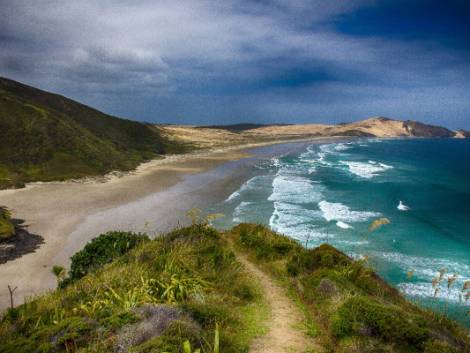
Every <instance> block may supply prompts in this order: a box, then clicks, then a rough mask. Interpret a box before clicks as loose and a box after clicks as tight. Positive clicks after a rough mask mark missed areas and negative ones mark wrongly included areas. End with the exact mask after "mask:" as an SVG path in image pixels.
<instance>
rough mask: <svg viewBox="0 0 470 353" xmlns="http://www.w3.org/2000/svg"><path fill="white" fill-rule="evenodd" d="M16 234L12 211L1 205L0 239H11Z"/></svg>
mask: <svg viewBox="0 0 470 353" xmlns="http://www.w3.org/2000/svg"><path fill="white" fill-rule="evenodd" d="M14 234H15V225H14V224H13V222H12V220H11V212H10V211H9V210H8V209H6V208H4V207H0V241H2V240H7V239H10V238H11V237H12V236H13V235H14Z"/></svg>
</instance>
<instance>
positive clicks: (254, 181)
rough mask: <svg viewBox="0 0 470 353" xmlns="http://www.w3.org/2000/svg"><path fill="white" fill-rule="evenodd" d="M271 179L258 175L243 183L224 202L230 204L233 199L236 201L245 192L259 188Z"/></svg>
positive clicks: (267, 176)
mask: <svg viewBox="0 0 470 353" xmlns="http://www.w3.org/2000/svg"><path fill="white" fill-rule="evenodd" d="M270 179H271V177H270V176H269V175H258V176H255V177H253V178H251V179H249V180H247V181H246V182H244V183H243V184H242V185H241V186H240V187H239V188H238V190H236V191H234V192H233V193H232V194H230V196H229V197H227V199H226V200H225V202H230V201H233V200H235V199H238V198H239V197H240V196H241V194H242V193H244V192H246V191H250V190H253V189H256V188H259V187H263V186H264V184H265V183H267V181H268V180H270Z"/></svg>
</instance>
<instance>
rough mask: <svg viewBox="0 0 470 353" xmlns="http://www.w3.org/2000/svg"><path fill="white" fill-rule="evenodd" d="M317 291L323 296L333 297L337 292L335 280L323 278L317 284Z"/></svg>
mask: <svg viewBox="0 0 470 353" xmlns="http://www.w3.org/2000/svg"><path fill="white" fill-rule="evenodd" d="M317 291H318V293H320V295H322V296H324V297H334V296H336V295H337V294H338V288H337V287H336V284H335V282H333V281H332V280H330V279H328V278H323V279H322V280H321V281H320V283H319V284H318V286H317Z"/></svg>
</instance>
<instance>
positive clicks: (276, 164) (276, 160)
mask: <svg viewBox="0 0 470 353" xmlns="http://www.w3.org/2000/svg"><path fill="white" fill-rule="evenodd" d="M271 166H273V167H277V168H279V167H282V164H281V161H280V160H279V158H277V157H273V158H271Z"/></svg>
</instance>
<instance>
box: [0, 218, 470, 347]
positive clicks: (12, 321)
mask: <svg viewBox="0 0 470 353" xmlns="http://www.w3.org/2000/svg"><path fill="white" fill-rule="evenodd" d="M113 258H114V261H113V262H111V263H109V264H106V263H107V262H109V261H110V260H111V259H113ZM54 273H55V274H56V275H57V278H58V282H59V287H60V289H57V290H56V291H54V292H51V293H49V294H47V295H44V296H40V297H37V298H36V299H34V300H32V301H30V302H28V303H27V304H24V305H21V306H19V307H17V308H15V309H10V310H8V311H7V312H6V313H5V315H4V317H3V319H2V320H1V322H0V351H1V352H25V353H26V352H27V353H30V352H160V353H161V352H172V353H176V352H185V353H186V352H197V350H196V349H201V352H205V353H209V352H212V353H215V352H224V353H230V352H234V353H235V352H237V353H240V352H282V351H286V352H287V351H295V352H344V353H346V352H348V353H349V352H357V353H367V352H402V353H405V352H406V353H409V352H416V353H418V352H420V353H421V352H425V353H438V352H440V353H444V352H448V353H451V352H470V341H469V339H468V332H467V331H466V330H465V329H463V328H461V327H459V326H458V325H457V324H456V323H455V322H452V321H450V320H448V319H446V318H443V317H441V316H439V315H437V314H433V313H431V312H427V311H423V310H422V309H419V308H417V307H416V306H414V305H412V304H411V303H409V302H407V301H406V300H405V299H404V298H403V297H401V296H400V294H399V293H398V292H397V291H396V290H395V289H393V288H391V287H390V286H388V285H387V284H386V283H385V282H383V281H382V280H381V279H380V278H379V277H378V276H377V275H376V274H375V273H374V272H373V271H372V270H370V269H369V268H368V266H367V264H366V263H364V262H358V261H353V260H351V259H350V258H348V257H347V256H345V255H344V254H342V253H341V252H339V251H338V250H336V249H334V248H333V247H331V246H329V245H322V246H320V247H319V248H315V249H310V250H307V249H305V248H303V247H302V246H301V245H300V244H298V243H297V242H295V241H293V240H291V239H289V238H287V237H284V236H281V235H278V234H275V233H273V232H271V231H270V230H268V229H267V228H265V227H263V226H257V225H250V224H242V225H239V226H237V227H235V228H233V229H232V230H230V231H228V232H226V233H220V232H218V231H216V230H214V229H212V228H210V227H208V226H207V225H206V224H193V225H192V226H190V227H187V228H182V229H177V230H175V231H173V232H170V233H168V234H166V235H164V236H162V237H159V238H157V239H155V240H148V238H147V237H146V236H145V235H135V234H129V233H116V232H114V233H108V234H106V235H102V236H100V237H99V238H98V239H97V240H95V241H93V242H92V243H89V244H88V245H87V246H86V247H85V248H84V250H82V251H81V252H79V253H77V254H76V255H75V256H74V257H73V258H72V267H71V271H70V272H69V274H68V276H65V272H64V271H63V269H61V268H54ZM296 320H299V321H298V322H297V324H296V325H291V323H293V322H296ZM282 323H285V325H284V326H282ZM279 326H282V327H283V330H282V337H281V336H280V335H281V333H280V332H279V331H276V329H277V328H278V327H279ZM299 347H302V348H299ZM289 349H290V350H289Z"/></svg>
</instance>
